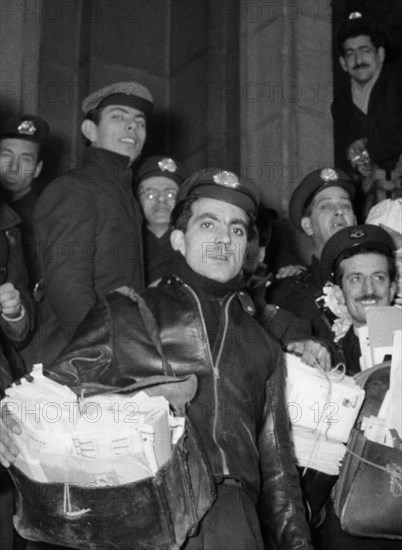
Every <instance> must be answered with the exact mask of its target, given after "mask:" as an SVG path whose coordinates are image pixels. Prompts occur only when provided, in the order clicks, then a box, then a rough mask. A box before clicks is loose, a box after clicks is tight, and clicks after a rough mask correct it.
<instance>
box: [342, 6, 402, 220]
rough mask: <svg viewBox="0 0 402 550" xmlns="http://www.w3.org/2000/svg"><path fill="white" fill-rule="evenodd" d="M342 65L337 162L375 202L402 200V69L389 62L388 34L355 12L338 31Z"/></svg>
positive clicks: (398, 64)
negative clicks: (343, 82)
mask: <svg viewBox="0 0 402 550" xmlns="http://www.w3.org/2000/svg"><path fill="white" fill-rule="evenodd" d="M337 41H338V51H339V62H340V65H341V67H342V69H343V70H344V71H345V72H346V73H347V74H348V75H349V77H350V83H349V85H348V87H347V88H346V89H345V90H344V91H343V92H342V93H341V94H340V95H339V96H337V97H336V98H335V100H334V102H333V103H332V106H331V111H332V116H333V120H334V141H335V163H336V165H337V166H339V167H341V168H344V169H345V170H348V169H349V170H350V168H351V167H352V168H353V169H354V170H356V172H357V175H358V177H359V178H361V181H362V190H363V192H364V193H365V194H366V195H367V194H369V195H371V197H370V198H369V201H368V204H367V205H366V207H365V208H363V209H362V216H361V217H362V218H364V217H365V216H366V215H367V212H368V210H369V208H370V206H371V205H372V203H373V202H378V201H379V200H383V199H385V198H396V197H398V196H401V195H402V179H401V177H402V160H401V153H402V103H401V96H402V70H401V64H400V62H397V61H392V62H389V63H387V62H386V51H385V34H384V33H383V32H382V30H381V29H380V28H379V26H378V24H377V22H376V21H374V20H373V19H372V18H370V17H368V16H364V15H362V14H361V13H359V12H353V13H351V14H350V15H349V17H348V19H347V20H346V21H345V22H344V23H343V24H342V25H341V27H340V29H339V32H338V37H337Z"/></svg>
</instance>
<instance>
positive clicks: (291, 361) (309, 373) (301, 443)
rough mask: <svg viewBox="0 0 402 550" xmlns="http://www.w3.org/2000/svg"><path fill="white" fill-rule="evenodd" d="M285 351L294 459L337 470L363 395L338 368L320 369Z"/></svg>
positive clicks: (329, 471) (301, 463)
mask: <svg viewBox="0 0 402 550" xmlns="http://www.w3.org/2000/svg"><path fill="white" fill-rule="evenodd" d="M285 355H286V368H287V379H286V402H287V411H288V416H289V420H290V423H291V435H292V440H293V445H294V450H295V455H296V459H297V463H298V465H299V466H301V467H304V468H313V469H315V470H318V471H320V472H324V473H326V474H330V475H337V474H339V468H340V465H341V462H342V459H343V456H344V454H345V451H346V445H345V444H346V442H347V440H348V438H349V434H350V431H351V429H352V428H353V425H354V423H355V421H356V418H357V416H358V414H359V411H360V408H361V405H362V403H363V399H364V393H365V392H364V390H363V389H361V388H360V387H359V386H358V385H357V384H356V383H355V382H354V380H353V378H351V377H350V376H345V375H344V373H343V372H342V371H333V372H331V373H324V372H323V371H322V370H321V369H318V368H313V367H310V366H308V365H306V364H304V363H302V362H301V360H300V358H299V357H296V356H295V355H291V354H285Z"/></svg>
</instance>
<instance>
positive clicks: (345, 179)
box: [267, 168, 356, 339]
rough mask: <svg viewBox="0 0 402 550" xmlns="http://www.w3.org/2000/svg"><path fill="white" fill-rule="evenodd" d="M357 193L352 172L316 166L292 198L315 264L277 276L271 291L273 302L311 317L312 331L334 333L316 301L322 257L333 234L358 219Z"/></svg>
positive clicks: (291, 210)
mask: <svg viewBox="0 0 402 550" xmlns="http://www.w3.org/2000/svg"><path fill="white" fill-rule="evenodd" d="M354 193H355V187H354V184H353V182H352V181H351V179H350V178H349V176H348V175H347V174H346V173H345V172H343V171H342V170H338V169H336V168H322V169H321V170H315V171H314V172H311V173H310V174H308V175H307V176H306V177H305V178H304V179H303V180H302V181H301V183H300V184H299V185H298V186H297V187H296V189H295V190H294V192H293V194H292V197H291V199H290V203H289V218H290V221H291V222H292V223H293V225H294V226H295V227H296V228H297V229H298V230H299V231H303V232H304V233H305V234H306V235H308V236H309V237H310V239H311V241H312V245H313V249H314V254H313V257H312V260H311V264H310V265H309V266H308V267H307V269H306V270H304V271H303V272H302V273H300V274H299V275H296V276H293V277H286V278H284V279H279V280H277V281H276V282H275V283H274V284H272V285H271V286H270V287H268V292H267V299H268V301H269V302H271V303H273V304H276V305H278V306H280V307H282V308H283V309H286V310H288V311H290V312H291V313H293V314H294V315H296V316H297V317H300V318H301V319H304V320H306V321H308V322H309V323H310V326H311V330H312V334H313V335H314V336H318V337H321V338H325V339H332V334H331V331H330V328H329V326H328V322H327V321H326V319H325V318H324V317H323V315H322V313H321V311H320V309H319V308H318V307H317V305H316V301H315V300H316V299H317V298H319V297H320V296H321V294H322V286H323V281H322V278H321V266H320V260H319V258H320V255H321V252H322V249H323V247H324V245H325V243H326V242H327V240H328V239H329V238H330V237H331V236H332V235H334V234H335V233H337V232H338V231H340V230H341V229H343V228H345V227H348V226H350V225H354V224H355V223H356V218H355V215H354V212H353V205H352V200H353V197H354Z"/></svg>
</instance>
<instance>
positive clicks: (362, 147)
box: [346, 139, 373, 178]
mask: <svg viewBox="0 0 402 550" xmlns="http://www.w3.org/2000/svg"><path fill="white" fill-rule="evenodd" d="M366 141H367V140H366V139H357V140H356V141H353V143H351V144H350V145H349V147H348V148H347V151H346V156H347V158H348V160H349V162H350V163H351V165H352V166H353V168H355V169H356V170H357V171H358V172H359V174H361V175H362V176H364V177H366V178H367V177H369V176H371V172H372V170H373V166H372V163H371V159H370V155H369V154H368V151H367V149H366Z"/></svg>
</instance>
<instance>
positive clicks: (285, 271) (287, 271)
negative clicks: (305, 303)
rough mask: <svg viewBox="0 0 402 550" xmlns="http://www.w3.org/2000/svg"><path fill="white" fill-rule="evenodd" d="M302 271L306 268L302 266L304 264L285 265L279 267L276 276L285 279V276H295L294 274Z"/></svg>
mask: <svg viewBox="0 0 402 550" xmlns="http://www.w3.org/2000/svg"><path fill="white" fill-rule="evenodd" d="M303 271H306V268H305V267H304V265H286V266H284V267H281V268H280V270H279V271H278V273H277V274H276V278H277V279H285V278H286V277H295V276H296V275H299V273H302V272H303Z"/></svg>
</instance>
